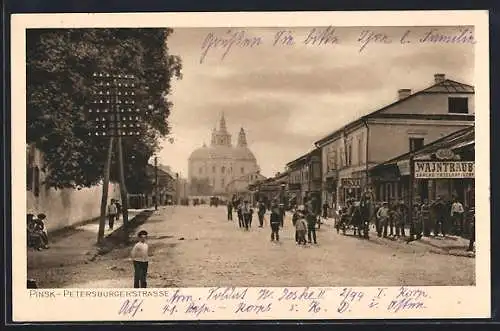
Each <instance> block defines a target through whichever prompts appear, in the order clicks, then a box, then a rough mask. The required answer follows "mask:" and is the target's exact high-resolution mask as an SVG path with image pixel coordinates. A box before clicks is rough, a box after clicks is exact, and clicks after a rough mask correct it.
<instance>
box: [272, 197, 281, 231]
mask: <svg viewBox="0 0 500 331" xmlns="http://www.w3.org/2000/svg"><path fill="white" fill-rule="evenodd" d="M280 214H281V211H280V209H279V206H278V204H277V203H276V201H275V200H273V202H272V203H271V217H270V223H271V241H274V239H275V238H276V241H280V234H279V231H280V218H281V217H280Z"/></svg>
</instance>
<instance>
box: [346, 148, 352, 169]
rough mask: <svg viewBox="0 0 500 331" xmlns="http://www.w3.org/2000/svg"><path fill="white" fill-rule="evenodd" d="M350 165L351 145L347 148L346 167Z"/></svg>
mask: <svg viewBox="0 0 500 331" xmlns="http://www.w3.org/2000/svg"><path fill="white" fill-rule="evenodd" d="M351 164H352V145H351V144H349V146H347V166H350V165H351Z"/></svg>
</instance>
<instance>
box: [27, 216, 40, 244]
mask: <svg viewBox="0 0 500 331" xmlns="http://www.w3.org/2000/svg"><path fill="white" fill-rule="evenodd" d="M26 222H27V223H26V226H27V239H28V247H29V248H33V249H36V250H39V251H41V250H42V246H43V245H42V237H41V235H40V232H39V231H37V226H36V222H35V215H33V214H27V215H26Z"/></svg>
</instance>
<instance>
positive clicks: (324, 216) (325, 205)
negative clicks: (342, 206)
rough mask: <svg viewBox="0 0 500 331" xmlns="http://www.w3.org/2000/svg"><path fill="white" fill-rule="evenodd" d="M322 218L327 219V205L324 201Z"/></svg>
mask: <svg viewBox="0 0 500 331" xmlns="http://www.w3.org/2000/svg"><path fill="white" fill-rule="evenodd" d="M323 218H324V219H325V220H326V219H328V203H327V202H326V201H325V202H324V203H323Z"/></svg>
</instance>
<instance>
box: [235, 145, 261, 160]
mask: <svg viewBox="0 0 500 331" xmlns="http://www.w3.org/2000/svg"><path fill="white" fill-rule="evenodd" d="M233 155H234V158H235V159H238V160H248V161H256V158H255V155H253V153H252V151H251V150H250V148H248V147H236V148H234V149H233Z"/></svg>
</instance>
